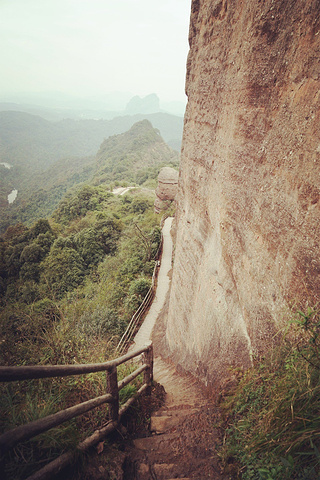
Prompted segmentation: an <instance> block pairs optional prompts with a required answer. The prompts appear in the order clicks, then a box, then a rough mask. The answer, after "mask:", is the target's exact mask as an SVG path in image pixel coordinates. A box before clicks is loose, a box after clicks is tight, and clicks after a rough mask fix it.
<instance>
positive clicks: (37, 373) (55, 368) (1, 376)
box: [0, 347, 146, 382]
mask: <svg viewBox="0 0 320 480" xmlns="http://www.w3.org/2000/svg"><path fill="white" fill-rule="evenodd" d="M145 349H146V347H142V348H140V349H139V350H135V351H134V352H131V353H127V354H126V355H122V356H121V357H118V358H116V359H115V360H109V361H108V362H104V363H86V364H78V365H39V366H38V365H37V366H21V367H0V382H12V381H15V380H30V379H36V378H50V377H67V376H71V375H82V374H86V373H94V372H103V371H106V370H111V369H112V368H114V367H117V366H119V365H121V364H122V363H125V362H127V361H128V360H131V359H132V358H134V357H137V356H138V355H141V353H143V352H145Z"/></svg>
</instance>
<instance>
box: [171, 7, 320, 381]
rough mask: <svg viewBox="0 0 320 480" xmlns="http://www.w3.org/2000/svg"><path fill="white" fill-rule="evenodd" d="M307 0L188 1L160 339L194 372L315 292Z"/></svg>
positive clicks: (318, 57)
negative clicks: (183, 95)
mask: <svg viewBox="0 0 320 480" xmlns="http://www.w3.org/2000/svg"><path fill="white" fill-rule="evenodd" d="M319 11H320V3H319V0H277V1H274V0H263V1H258V0H244V1H242V2H238V1H235V0H222V1H219V0H201V1H200V0H193V2H192V13H191V24H190V53H189V57H188V66H187V67H188V68H187V82H186V91H187V95H188V106H187V110H186V115H185V129H184V140H183V146H182V159H181V172H180V182H179V193H178V212H177V242H176V254H175V261H174V269H173V279H172V290H171V296H170V305H169V314H168V325H167V331H166V341H167V345H168V347H169V350H170V352H171V353H172V354H173V356H174V357H175V359H176V361H177V362H178V363H180V364H181V365H182V366H183V367H184V368H185V369H187V370H188V371H191V372H193V373H195V374H198V375H199V376H200V378H202V380H203V381H205V382H212V381H214V380H215V379H217V380H219V378H220V377H221V375H222V374H223V372H225V370H226V368H227V365H229V364H230V363H239V364H242V365H249V364H250V352H251V351H253V352H254V353H259V352H263V351H265V350H266V348H268V346H269V345H270V344H271V343H272V342H273V338H274V334H275V333H276V332H277V330H278V328H279V325H280V323H281V320H282V318H283V315H284V314H285V312H286V310H287V308H288V305H290V303H295V304H296V305H297V306H298V305H302V306H303V305H305V303H306V302H307V301H308V302H309V303H310V304H315V303H316V302H317V301H318V300H319V293H320V281H319V280H320V255H319V253H320V251H319V238H320V235H319V234H320V227H319V223H320V222H319V220H320V215H319V187H320V168H319V162H320V129H319V120H320V118H319V116H320V115H319V114H320V110H319V105H320V98H319V96H320V90H319V86H320V15H319Z"/></svg>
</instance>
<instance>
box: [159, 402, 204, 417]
mask: <svg viewBox="0 0 320 480" xmlns="http://www.w3.org/2000/svg"><path fill="white" fill-rule="evenodd" d="M201 409H202V407H191V406H187V405H183V406H180V407H178V408H167V407H162V408H161V409H160V410H158V411H157V412H154V414H153V415H152V416H153V417H174V416H175V417H187V416H191V415H193V414H194V413H198V412H199V411H201Z"/></svg>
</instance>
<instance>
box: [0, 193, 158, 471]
mask: <svg viewBox="0 0 320 480" xmlns="http://www.w3.org/2000/svg"><path fill="white" fill-rule="evenodd" d="M158 222H159V219H158V217H156V216H155V214H154V213H153V197H152V198H150V196H147V195H146V194H142V193H139V192H137V191H130V193H128V194H127V195H125V196H123V197H116V196H114V195H112V194H111V193H110V192H109V191H108V189H107V188H106V187H105V186H96V187H94V186H90V185H85V186H82V187H80V188H78V189H75V190H74V191H72V192H70V193H69V194H68V195H67V196H66V197H65V198H64V200H63V201H62V202H61V203H60V204H59V206H58V208H57V209H56V211H55V212H54V214H53V217H52V219H50V220H49V221H48V220H47V219H40V220H38V221H37V222H36V223H35V224H34V225H33V226H32V227H30V228H28V227H26V226H24V225H23V224H18V225H16V226H12V227H10V228H9V229H8V230H7V231H6V233H5V234H4V235H2V236H1V237H0V259H1V261H0V289H1V300H0V306H1V314H0V338H1V341H0V363H1V364H2V365H13V364H15V365H27V364H39V365H45V364H73V363H89V362H101V361H105V360H107V359H109V358H111V357H112V356H113V355H114V347H115V345H116V344H117V342H118V340H119V338H120V335H122V333H123V331H124V329H125V327H126V325H127V323H128V321H129V320H130V318H131V316H132V313H133V312H134V311H135V309H136V308H137V307H138V306H139V304H140V303H141V301H142V299H143V297H144V295H145V294H146V292H147V290H148V289H149V286H150V278H151V275H152V271H153V267H154V260H153V257H154V254H155V253H156V251H157V248H158V245H159V241H160V229H159V227H158ZM124 373H125V372H124ZM105 388H106V386H105V375H103V374H92V375H89V376H85V377H82V376H81V377H70V378H69V377H67V378H65V379H58V378H57V379H52V380H39V381H38V380H37V381H25V382H19V383H17V382H13V383H10V384H7V385H2V386H1V392H0V398H1V400H0V403H1V408H0V410H1V419H0V420H1V430H2V431H5V430H7V429H9V428H12V427H14V426H16V425H19V424H21V423H26V422H28V421H30V420H33V419H36V418H39V417H41V416H44V415H47V414H49V413H53V412H55V411H57V410H59V409H60V408H66V407H68V406H71V405H74V404H76V403H79V402H82V401H85V400H88V399H90V398H93V397H95V396H97V395H101V394H103V393H105ZM128 388H131V387H128ZM124 395H126V392H124ZM105 408H106V407H101V408H99V409H97V410H95V411H93V412H90V413H88V414H86V415H84V416H83V417H79V418H78V419H75V420H74V421H71V422H70V423H68V424H66V425H64V426H62V427H59V428H56V429H52V430H50V431H49V432H48V433H46V434H42V435H39V436H37V437H36V438H34V439H33V440H30V441H28V442H25V443H23V444H21V445H20V446H19V448H17V449H15V450H14V451H13V452H11V454H10V459H9V463H8V476H9V478H15V479H17V478H22V477H25V476H26V475H27V474H29V473H30V472H31V471H33V470H34V469H37V468H39V465H40V466H41V464H42V462H46V461H48V459H52V458H54V457H56V456H57V455H58V454H59V453H61V451H65V450H67V449H69V448H72V447H73V446H74V445H75V443H76V442H77V441H78V440H79V438H80V437H83V436H84V435H86V434H89V433H91V432H92V431H93V430H94V429H95V428H96V427H97V426H99V424H101V420H102V419H105V415H106V411H105ZM17 465H20V467H18V466H17Z"/></svg>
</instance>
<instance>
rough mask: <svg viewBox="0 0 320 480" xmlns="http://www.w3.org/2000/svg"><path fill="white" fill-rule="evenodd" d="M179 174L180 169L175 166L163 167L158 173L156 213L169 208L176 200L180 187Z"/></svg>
mask: <svg viewBox="0 0 320 480" xmlns="http://www.w3.org/2000/svg"><path fill="white" fill-rule="evenodd" d="M178 176H179V174H178V171H177V170H175V169H174V168H171V167H163V168H161V170H160V172H159V175H158V186H157V188H156V198H155V201H154V210H155V212H156V213H160V212H162V211H163V210H167V209H168V208H169V207H170V205H171V203H172V202H173V201H174V199H175V197H176V195H177V189H178Z"/></svg>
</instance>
